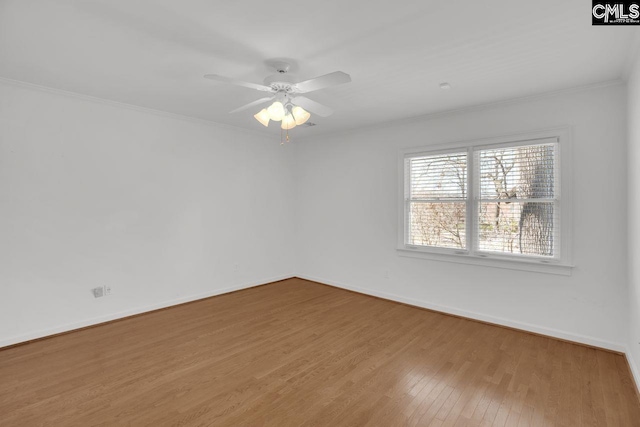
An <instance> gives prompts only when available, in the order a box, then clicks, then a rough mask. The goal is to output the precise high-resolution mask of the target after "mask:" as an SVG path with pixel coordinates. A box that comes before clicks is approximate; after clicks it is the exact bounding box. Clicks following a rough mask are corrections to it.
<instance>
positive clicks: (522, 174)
mask: <svg viewBox="0 0 640 427" xmlns="http://www.w3.org/2000/svg"><path fill="white" fill-rule="evenodd" d="M475 159H476V171H477V174H478V175H479V177H478V178H479V183H478V187H479V188H478V194H479V201H478V206H477V208H478V212H477V230H478V235H477V238H478V242H477V246H478V249H479V250H481V251H489V252H500V253H510V254H519V255H524V256H542V257H553V256H554V255H555V254H556V251H557V247H558V244H557V242H556V238H555V236H557V235H558V226H559V220H558V219H559V204H558V197H557V195H558V191H557V189H558V187H559V182H558V173H557V168H556V164H557V144H555V143H545V144H532V145H522V146H517V147H505V148H490V149H481V150H478V151H477V154H476V158H475Z"/></svg>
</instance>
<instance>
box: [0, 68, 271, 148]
mask: <svg viewBox="0 0 640 427" xmlns="http://www.w3.org/2000/svg"><path fill="white" fill-rule="evenodd" d="M0 83H4V84H6V85H8V86H15V87H20V88H25V89H31V90H36V91H40V92H47V93H51V94H54V95H60V96H65V97H68V98H74V99H79V100H82V101H88V102H93V103H96V104H102V105H107V106H110V107H115V108H123V109H127V110H132V111H137V112H139V113H146V114H152V115H156V116H160V117H166V118H170V119H177V120H182V121H187V122H191V123H197V124H201V125H205V126H211V127H217V128H224V129H230V130H235V131H241V132H246V133H250V134H253V135H260V136H262V137H267V138H268V137H269V134H265V133H264V132H260V131H258V130H253V129H247V128H243V127H239V126H233V125H229V124H226V123H220V122H216V121H213V120H207V119H201V118H198V117H192V116H185V115H183V114H177V113H171V112H169V111H163V110H156V109H153V108H148V107H142V106H139V105H135V104H128V103H125V102H120V101H113V100H111V99H106V98H99V97H96V96H91V95H86V94H83V93H79V92H71V91H67V90H63V89H57V88H52V87H49V86H42V85H38V84H35V83H29V82H24V81H22V80H14V79H9V78H7V77H2V76H0Z"/></svg>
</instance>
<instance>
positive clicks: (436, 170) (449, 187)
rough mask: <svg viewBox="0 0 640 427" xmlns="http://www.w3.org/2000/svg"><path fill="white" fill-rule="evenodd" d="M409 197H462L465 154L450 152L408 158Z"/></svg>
mask: <svg viewBox="0 0 640 427" xmlns="http://www.w3.org/2000/svg"><path fill="white" fill-rule="evenodd" d="M409 174H410V176H409V179H410V182H411V188H410V194H409V197H410V198H411V199H442V198H454V199H464V198H465V197H466V194H467V193H466V188H467V154H466V153H451V154H438V155H435V156H425V157H414V158H411V159H409Z"/></svg>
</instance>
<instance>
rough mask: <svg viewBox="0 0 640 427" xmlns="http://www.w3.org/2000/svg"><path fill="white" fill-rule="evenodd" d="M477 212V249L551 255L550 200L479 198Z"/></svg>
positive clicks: (551, 208) (552, 220) (552, 212)
mask: <svg viewBox="0 0 640 427" xmlns="http://www.w3.org/2000/svg"><path fill="white" fill-rule="evenodd" d="M479 214H480V218H479V229H478V234H479V242H478V248H479V249H480V250H481V251H491V252H503V253H514V254H522V255H537V256H553V255H554V241H553V237H554V222H555V221H554V204H553V202H511V201H503V202H482V203H480V212H479Z"/></svg>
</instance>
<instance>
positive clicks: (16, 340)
mask: <svg viewBox="0 0 640 427" xmlns="http://www.w3.org/2000/svg"><path fill="white" fill-rule="evenodd" d="M291 277H293V276H292V275H283V276H276V277H271V278H268V279H264V280H260V281H255V282H247V283H243V284H240V285H236V286H231V287H228V288H223V289H216V290H214V291H211V292H206V293H203V294H198V295H190V296H186V297H183V298H178V299H174V300H171V301H164V302H161V303H157V304H152V305H148V306H144V307H137V308H134V309H130V310H124V311H119V312H117V313H112V314H108V315H105V316H98V317H93V318H90V319H84V320H81V321H79V322H73V323H67V324H64V325H59V326H56V327H53V328H48V329H43V330H40V331H35V332H32V333H29V334H26V335H20V336H17V337H11V338H7V339H3V340H0V349H2V347H7V346H10V345H15V344H20V343H22V342H26V341H31V340H34V339H38V338H44V337H47V336H50V335H55V334H59V333H62V332H69V331H73V330H75V329H80V328H86V327H87V326H93V325H98V324H100V323H104V322H109V321H111V320H117V319H122V318H124V317H129V316H134V315H136V314H142V313H146V312H149V311H154V310H158V309H161V308H167V307H171V306H173V305H178V304H184V303H185V302H191V301H197V300H199V299H203V298H209V297H213V296H216V295H222V294H227V293H229V292H234V291H239V290H241V289H248V288H253V287H255V286H260V285H264V284H267V283H271V282H277V281H279V280H284V279H289V278H291Z"/></svg>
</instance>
